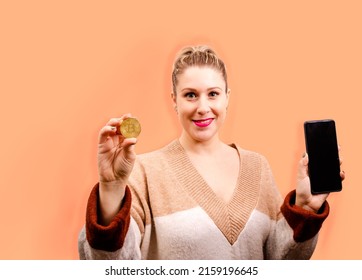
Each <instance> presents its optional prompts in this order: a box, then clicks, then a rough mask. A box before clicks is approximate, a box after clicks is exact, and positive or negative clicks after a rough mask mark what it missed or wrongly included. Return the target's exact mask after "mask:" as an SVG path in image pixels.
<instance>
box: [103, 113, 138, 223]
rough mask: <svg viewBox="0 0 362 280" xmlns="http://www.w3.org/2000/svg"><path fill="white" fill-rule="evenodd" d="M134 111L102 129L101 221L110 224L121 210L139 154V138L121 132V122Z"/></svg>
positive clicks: (113, 120)
mask: <svg viewBox="0 0 362 280" xmlns="http://www.w3.org/2000/svg"><path fill="white" fill-rule="evenodd" d="M128 117H131V115H130V114H126V115H123V116H122V117H120V118H113V119H111V120H110V121H109V122H108V123H107V124H106V125H105V126H104V127H103V128H102V129H101V131H100V132H99V138H98V175H99V203H100V210H101V211H100V216H99V218H100V219H99V222H100V223H101V224H103V225H108V224H109V223H110V222H111V221H112V219H113V218H114V217H115V215H116V214H117V213H118V211H119V210H120V207H121V204H122V200H123V197H124V194H125V190H126V185H127V180H128V177H129V175H130V174H131V171H132V168H133V165H134V162H135V160H136V153H135V151H134V145H135V144H136V143H137V138H125V137H123V136H122V135H121V134H118V133H117V131H118V130H119V125H120V123H121V122H122V121H123V120H124V119H126V118H128Z"/></svg>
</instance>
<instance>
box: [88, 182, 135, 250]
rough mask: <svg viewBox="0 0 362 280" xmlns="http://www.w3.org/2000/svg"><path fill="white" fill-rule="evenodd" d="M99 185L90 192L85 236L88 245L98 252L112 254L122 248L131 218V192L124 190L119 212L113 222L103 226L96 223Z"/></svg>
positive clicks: (127, 189)
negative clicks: (109, 252)
mask: <svg viewBox="0 0 362 280" xmlns="http://www.w3.org/2000/svg"><path fill="white" fill-rule="evenodd" d="M98 202H99V184H98V183H97V184H96V185H95V186H94V188H93V189H92V191H91V194H90V196H89V199H88V204H87V211H86V234H87V240H88V243H89V245H90V246H91V247H92V248H94V249H98V250H104V251H111V252H114V251H116V250H118V249H120V248H122V246H123V243H124V240H125V237H126V234H127V231H128V228H129V224H130V218H131V215H130V213H131V202H132V197H131V191H130V190H129V188H128V187H127V188H126V192H125V196H124V198H123V202H122V205H121V210H120V211H119V212H118V214H117V215H116V216H115V217H114V219H113V221H112V222H111V223H110V224H109V225H107V226H103V225H100V224H99V223H98V207H99V204H98Z"/></svg>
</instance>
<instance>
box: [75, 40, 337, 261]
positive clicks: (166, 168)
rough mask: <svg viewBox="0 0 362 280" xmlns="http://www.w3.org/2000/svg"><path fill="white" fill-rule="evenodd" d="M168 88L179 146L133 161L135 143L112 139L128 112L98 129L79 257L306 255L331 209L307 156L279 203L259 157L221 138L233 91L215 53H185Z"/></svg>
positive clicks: (186, 50)
mask: <svg viewBox="0 0 362 280" xmlns="http://www.w3.org/2000/svg"><path fill="white" fill-rule="evenodd" d="M172 83H173V93H172V95H171V96H172V100H173V102H174V105H175V111H176V113H177V115H178V118H179V120H180V123H181V125H182V128H183V130H182V133H181V136H180V137H179V139H176V140H174V141H173V142H171V143H170V144H169V145H167V146H166V147H164V148H162V149H160V150H157V151H153V152H150V153H146V154H142V155H137V156H136V154H135V152H134V145H135V144H136V142H137V139H136V138H127V139H125V138H124V137H122V136H120V135H118V134H117V129H118V128H117V127H118V126H119V123H120V122H121V121H123V120H124V119H126V118H128V117H130V115H129V114H128V115H124V116H122V117H121V118H115V119H111V120H110V121H109V122H108V123H107V124H106V125H105V126H104V127H103V128H102V129H101V131H100V133H99V146H98V147H99V148H98V170H99V183H98V184H97V185H96V186H95V187H94V188H93V190H92V192H91V195H90V197H89V201H88V206H87V216H86V225H85V228H84V229H83V230H82V232H81V234H80V236H79V253H80V258H81V259H308V258H310V257H311V255H312V253H313V251H314V248H315V246H316V241H317V234H318V231H319V229H320V227H321V225H322V223H323V221H324V220H325V219H326V217H327V216H328V213H329V206H328V203H327V201H326V198H327V196H328V194H321V195H312V194H311V193H310V184H309V178H308V176H307V163H308V157H307V156H305V157H304V158H303V159H301V161H300V164H299V175H298V182H297V187H296V191H292V192H290V193H289V194H288V195H287V197H286V198H285V199H284V201H283V200H282V198H281V196H280V193H279V191H278V190H277V187H276V186H275V182H274V179H273V176H272V172H271V170H270V167H269V165H268V162H267V161H266V159H265V158H264V157H263V156H261V155H260V154H258V153H255V152H250V151H246V150H243V149H241V148H240V147H239V146H237V145H235V144H232V145H227V144H225V143H223V142H222V141H221V139H220V138H219V130H220V127H221V126H222V125H223V123H224V120H225V117H226V112H227V107H228V102H229V95H230V90H229V89H228V84H227V74H226V69H225V65H224V63H223V61H222V60H221V59H220V58H219V57H218V56H217V55H216V53H215V52H214V51H213V50H212V49H210V48H208V47H206V46H196V47H187V48H184V49H183V50H181V52H180V53H179V55H178V56H177V58H176V60H175V63H174V67H173V72H172ZM341 176H342V177H343V176H344V175H343V174H341Z"/></svg>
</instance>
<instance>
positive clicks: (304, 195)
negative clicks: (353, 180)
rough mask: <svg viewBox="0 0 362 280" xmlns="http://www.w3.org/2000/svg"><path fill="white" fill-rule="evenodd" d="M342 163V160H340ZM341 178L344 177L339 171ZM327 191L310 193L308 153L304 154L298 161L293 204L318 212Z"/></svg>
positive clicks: (326, 195) (342, 172)
mask: <svg viewBox="0 0 362 280" xmlns="http://www.w3.org/2000/svg"><path fill="white" fill-rule="evenodd" d="M340 163H341V164H342V162H340ZM340 175H341V179H342V180H344V179H345V173H344V171H341V173H340ZM328 195H329V193H322V194H312V193H311V189H310V180H309V176H308V154H305V155H304V156H303V158H302V159H301V160H300V161H299V168H298V176H297V188H296V198H295V205H297V206H300V207H303V208H304V209H306V210H310V211H313V212H315V213H317V212H318V210H319V208H320V207H321V206H322V205H323V203H324V202H325V201H326V199H327V197H328Z"/></svg>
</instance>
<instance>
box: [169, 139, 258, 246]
mask: <svg viewBox="0 0 362 280" xmlns="http://www.w3.org/2000/svg"><path fill="white" fill-rule="evenodd" d="M231 146H232V147H233V148H235V149H236V150H237V152H238V156H239V174H238V179H237V183H236V187H235V189H234V191H233V194H232V197H231V199H230V200H229V201H228V202H225V201H223V200H222V199H221V198H219V197H218V196H217V195H216V194H215V192H214V191H213V190H212V188H211V187H210V186H209V185H208V184H207V182H206V181H205V180H204V178H203V177H202V176H201V174H200V173H199V172H198V171H197V169H196V167H195V166H194V165H193V164H192V162H191V160H190V158H189V157H188V155H187V153H186V151H185V149H184V148H183V147H182V145H181V144H180V142H179V140H175V141H174V142H173V143H171V145H169V149H170V152H171V153H173V154H174V155H173V156H171V157H170V160H169V161H170V167H171V168H172V170H173V173H174V174H175V176H176V177H177V179H178V181H179V182H180V184H181V186H182V187H183V188H184V189H185V190H186V192H187V193H188V194H189V195H190V196H191V197H192V198H193V199H194V200H195V201H196V202H197V203H198V204H199V206H200V207H201V208H202V209H203V210H204V211H205V212H206V213H207V214H208V216H209V217H210V218H211V219H212V220H213V222H214V223H215V225H216V226H217V227H218V228H219V230H220V231H221V232H222V233H223V235H224V236H225V238H226V239H227V240H228V242H229V243H230V244H231V245H233V244H234V243H235V241H236V240H237V238H238V236H239V234H240V232H241V231H242V230H243V228H244V227H245V225H246V222H247V221H248V219H249V217H250V215H251V213H252V211H253V209H254V208H255V206H256V203H257V197H258V193H259V188H260V158H259V157H257V156H256V155H255V154H254V153H250V152H247V151H245V150H242V149H240V148H239V147H237V146H236V145H235V144H231Z"/></svg>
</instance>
